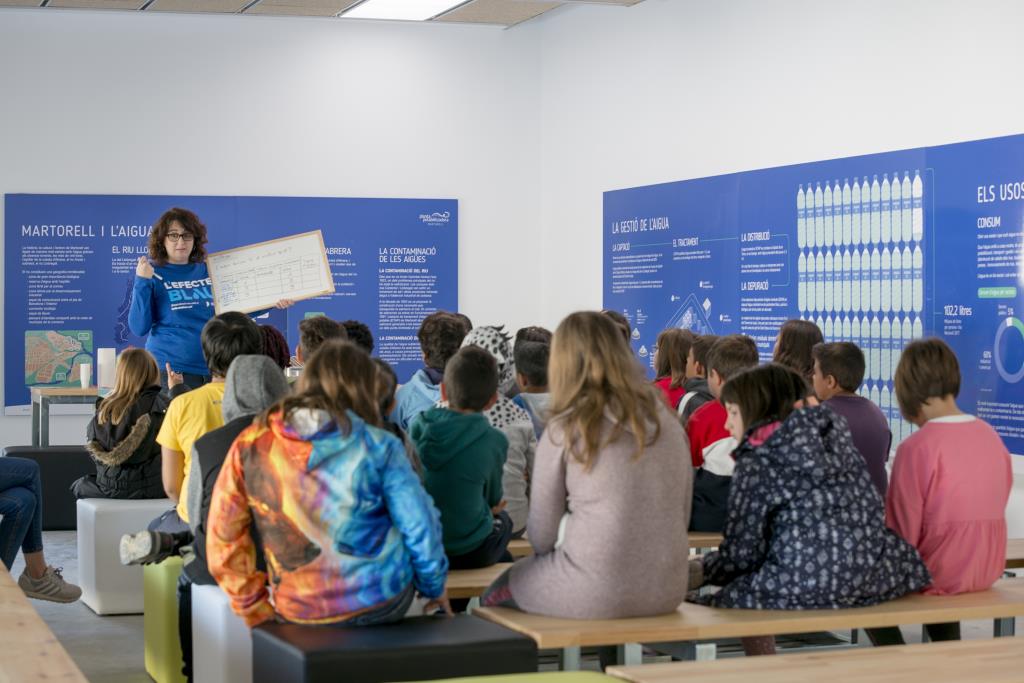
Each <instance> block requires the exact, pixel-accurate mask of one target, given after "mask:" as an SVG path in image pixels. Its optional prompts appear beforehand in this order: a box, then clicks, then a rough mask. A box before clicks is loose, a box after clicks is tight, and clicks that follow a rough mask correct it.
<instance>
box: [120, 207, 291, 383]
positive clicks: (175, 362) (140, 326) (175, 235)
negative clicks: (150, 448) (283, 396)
mask: <svg viewBox="0 0 1024 683" xmlns="http://www.w3.org/2000/svg"><path fill="white" fill-rule="evenodd" d="M293 303H294V302H293V301H291V300H289V299H282V300H280V301H278V302H277V303H276V304H275V306H276V307H277V308H287V307H289V306H291V305H292V304H293ZM264 312H265V311H258V312H256V313H253V314H252V315H254V316H256V315H261V314H262V313H264ZM213 315H214V306H213V288H212V285H211V282H210V274H209V271H207V269H206V226H205V225H203V223H202V221H200V220H199V217H198V216H197V215H196V214H194V213H193V212H191V211H189V210H188V209H181V208H173V209H170V210H168V211H166V212H165V213H164V214H163V215H162V216H160V218H159V220H157V222H156V223H155V224H154V225H153V230H152V232H151V233H150V235H149V257H148V258H147V257H145V256H140V257H139V261H138V264H137V265H136V266H135V285H134V288H133V290H132V303H131V308H130V310H129V311H128V327H129V329H130V330H131V331H132V333H133V334H135V335H136V336H139V337H146V336H147V335H148V338H147V339H146V350H147V351H149V352H150V353H151V354H153V356H154V357H155V358H156V360H157V365H158V366H159V367H160V368H161V371H160V380H161V384H163V385H164V386H165V387H166V386H168V379H170V384H171V385H172V386H173V385H174V384H178V383H181V382H184V383H185V384H186V385H187V386H189V387H191V388H193V389H195V388H197V387H200V386H202V385H203V384H206V383H207V382H209V381H210V372H209V370H208V369H207V367H206V360H205V359H204V358H203V349H202V346H201V345H200V342H199V337H200V333H201V332H202V330H203V326H204V325H205V324H206V321H207V320H209V319H210V318H212V317H213Z"/></svg>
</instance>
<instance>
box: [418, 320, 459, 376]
mask: <svg viewBox="0 0 1024 683" xmlns="http://www.w3.org/2000/svg"><path fill="white" fill-rule="evenodd" d="M467 334H469V330H467V329H466V323H465V322H464V321H463V320H461V319H459V318H457V317H455V316H454V315H453V314H451V313H447V312H445V311H438V312H436V313H431V314H430V315H428V316H427V317H426V318H424V319H423V322H422V323H420V329H419V332H417V333H416V337H417V338H418V339H419V340H420V349H422V351H423V362H424V363H426V365H427V367H429V368H433V369H435V370H441V371H443V370H444V368H445V366H446V365H447V364H448V359H449V358H451V357H452V356H454V355H455V353H456V352H457V351H458V350H459V346H460V345H461V344H462V340H463V339H465V338H466V335H467Z"/></svg>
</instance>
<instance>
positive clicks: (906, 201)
mask: <svg viewBox="0 0 1024 683" xmlns="http://www.w3.org/2000/svg"><path fill="white" fill-rule="evenodd" d="M901 185H902V187H901V189H900V193H901V195H902V196H903V201H902V202H900V209H901V210H900V239H902V240H903V241H904V242H906V243H907V244H909V243H910V238H911V237H913V236H914V222H913V219H912V218H911V217H910V207H911V205H912V204H913V202H914V200H913V198H912V197H911V192H912V190H911V189H910V173H909V172H907V171H904V172H903V182H902V183H901Z"/></svg>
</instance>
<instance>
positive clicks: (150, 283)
mask: <svg viewBox="0 0 1024 683" xmlns="http://www.w3.org/2000/svg"><path fill="white" fill-rule="evenodd" d="M153 270H154V271H156V275H157V276H159V277H156V276H154V277H152V278H149V279H147V278H143V277H136V278H135V285H134V288H133V290H132V304H131V308H130V309H129V310H128V327H129V329H131V331H132V334H134V335H136V336H138V337H146V336H147V335H148V338H147V339H146V350H147V351H149V352H150V353H151V354H153V356H154V357H155V358H156V361H157V367H159V368H160V370H161V371H163V369H164V364H165V363H170V364H171V369H173V370H174V371H175V372H187V373H190V374H195V375H208V374H210V371H209V370H208V369H207V367H206V360H205V359H204V358H203V348H202V346H201V344H200V343H199V335H200V333H201V332H202V331H203V325H205V324H206V321H207V320H209V319H210V318H212V317H213V314H214V310H213V287H212V285H211V283H210V275H209V273H208V272H207V270H206V264H205V263H187V264H185V265H173V264H170V263H169V264H167V265H163V266H154V267H153ZM161 278H162V279H161Z"/></svg>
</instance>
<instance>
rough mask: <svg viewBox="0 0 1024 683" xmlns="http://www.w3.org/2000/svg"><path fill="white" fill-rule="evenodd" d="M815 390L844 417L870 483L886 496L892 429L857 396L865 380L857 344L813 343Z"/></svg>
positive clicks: (882, 416)
mask: <svg viewBox="0 0 1024 683" xmlns="http://www.w3.org/2000/svg"><path fill="white" fill-rule="evenodd" d="M811 355H812V356H813V357H814V376H813V383H814V393H815V395H817V397H818V399H819V400H821V401H823V402H824V404H825V405H827V406H828V407H829V408H831V409H832V410H833V411H834V412H836V413H838V414H839V415H842V416H843V417H845V418H846V423H847V424H848V425H849V426H850V434H851V435H852V436H853V445H854V447H855V448H856V449H857V452H859V453H860V454H861V456H862V457H863V458H864V462H865V464H867V466H868V474H870V475H871V482H872V483H873V484H874V485H875V488H876V489H878V493H879V494H880V495H881V496H882V498H885V490H886V489H887V488H888V487H889V481H888V477H887V475H886V472H885V463H886V462H888V460H889V446H890V445H891V444H892V432H890V431H889V424H888V423H887V422H886V421H885V416H884V415H882V411H881V410H879V409H878V406H876V405H875V404H874V403H872V402H871V401H870V400H869V399H866V398H864V397H863V396H858V395H857V389H858V388H860V384H861V382H862V381H864V354H863V352H861V350H860V349H859V348H858V347H857V345H856V344H853V343H850V342H833V343H830V344H815V345H814V346H813V347H812V348H811Z"/></svg>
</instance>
